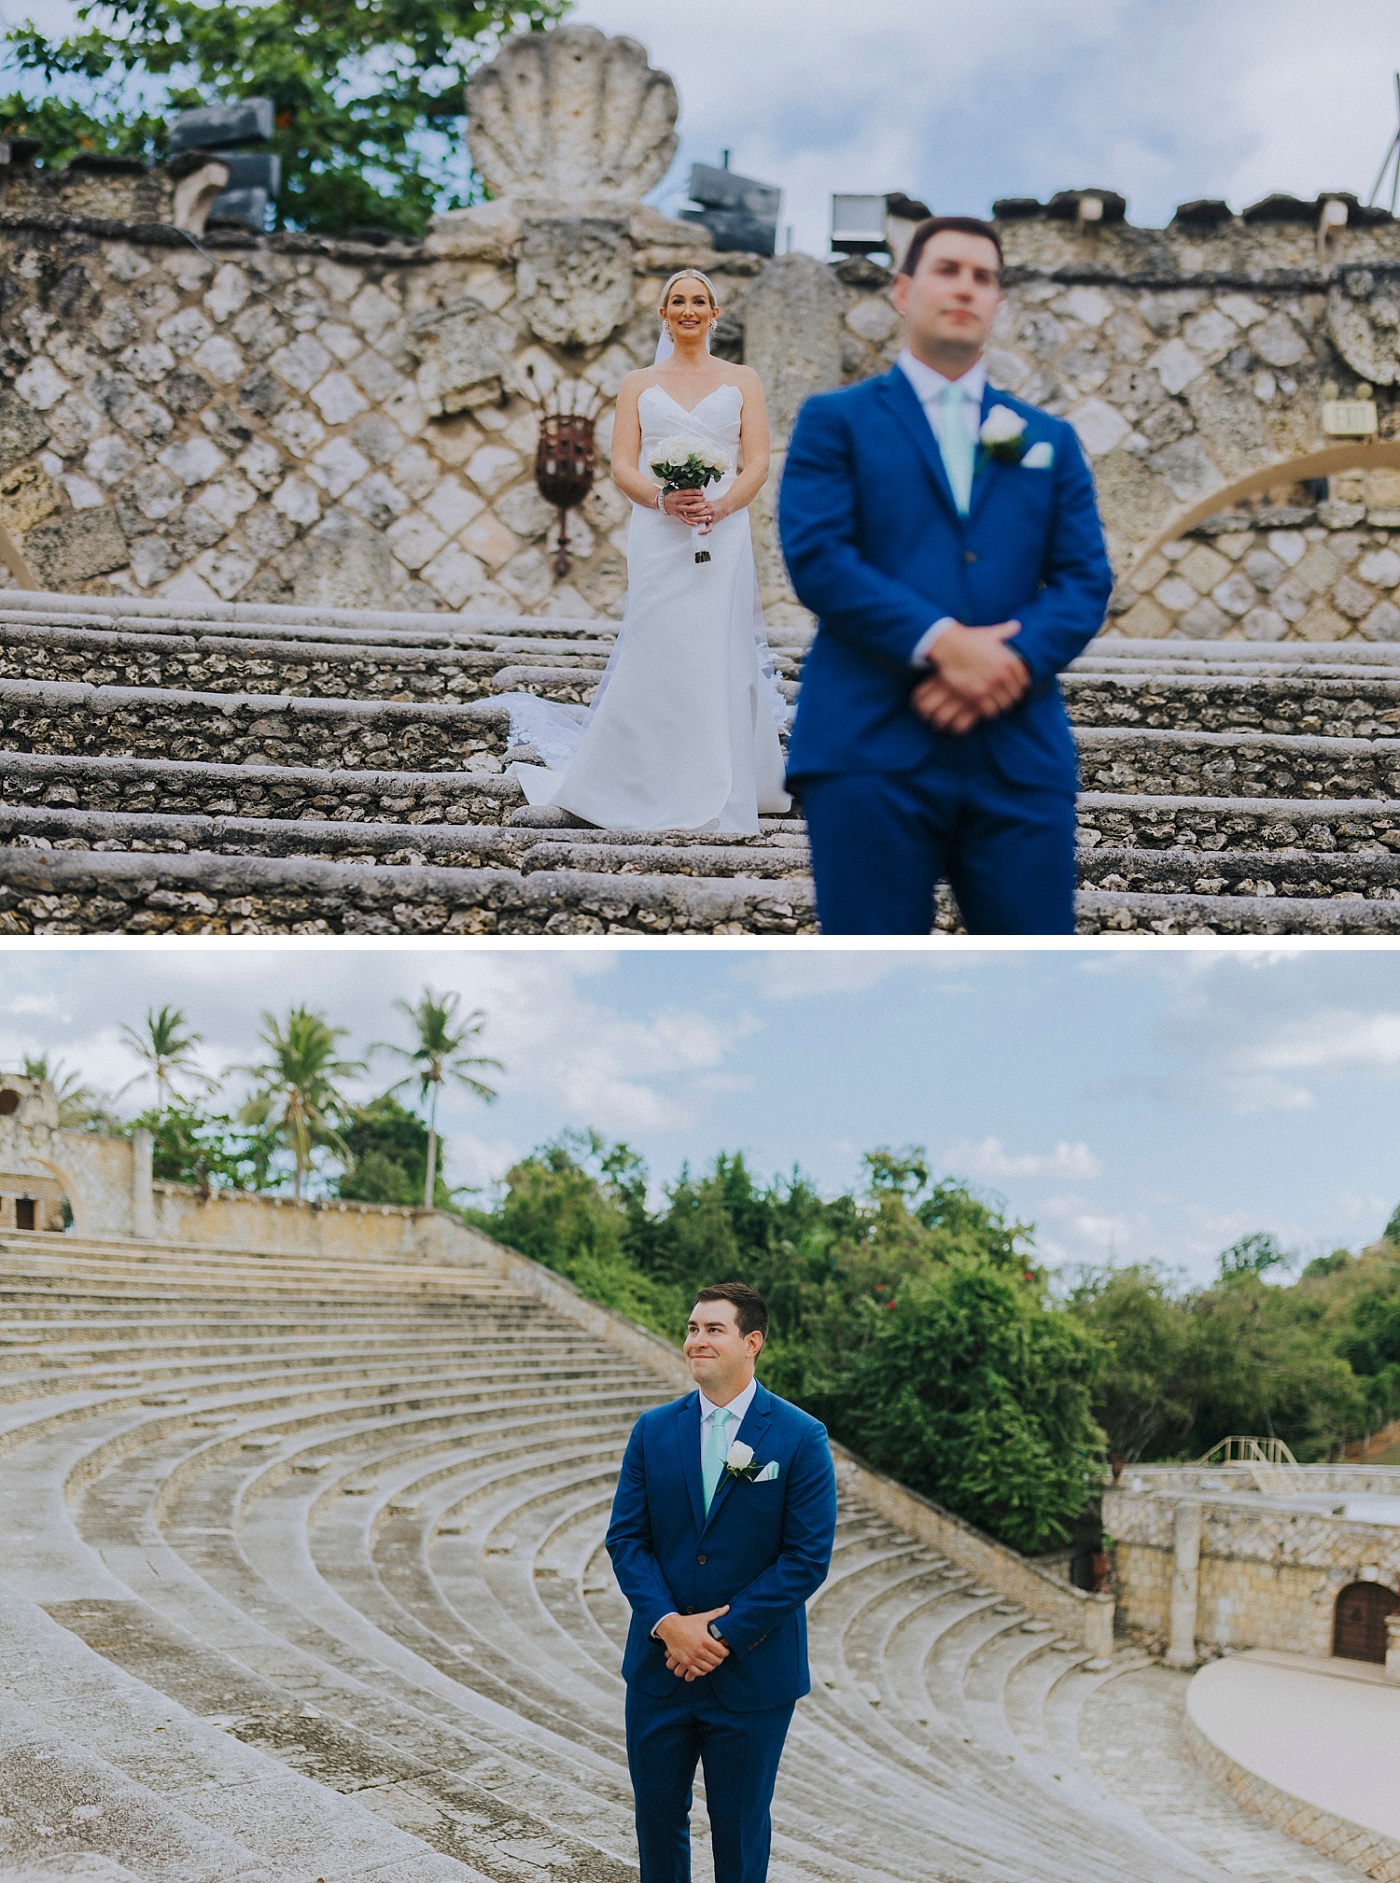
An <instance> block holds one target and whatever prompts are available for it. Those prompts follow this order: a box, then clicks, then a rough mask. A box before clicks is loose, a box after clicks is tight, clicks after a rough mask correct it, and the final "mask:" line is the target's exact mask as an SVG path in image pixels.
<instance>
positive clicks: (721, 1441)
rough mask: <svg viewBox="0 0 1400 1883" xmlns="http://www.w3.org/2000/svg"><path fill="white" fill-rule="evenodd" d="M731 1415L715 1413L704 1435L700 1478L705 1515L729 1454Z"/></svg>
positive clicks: (707, 1513)
mask: <svg viewBox="0 0 1400 1883" xmlns="http://www.w3.org/2000/svg"><path fill="white" fill-rule="evenodd" d="M732 1416H733V1415H732V1414H731V1413H728V1412H716V1413H714V1414H713V1415H712V1416H711V1419H710V1429H709V1431H708V1432H707V1433H706V1435H705V1455H704V1457H703V1458H702V1459H701V1460H700V1477H701V1481H702V1482H703V1484H704V1486H705V1515H706V1516H707V1517H708V1516H709V1514H710V1504H711V1502H712V1501H713V1498H714V1494H715V1492H716V1490H717V1489H718V1488H719V1481H720V1479H721V1478H722V1477H723V1476H724V1461H725V1458H726V1457H727V1456H728V1454H729V1440H728V1437H727V1436H726V1435H727V1433H728V1431H729V1421H730V1419H731V1418H732Z"/></svg>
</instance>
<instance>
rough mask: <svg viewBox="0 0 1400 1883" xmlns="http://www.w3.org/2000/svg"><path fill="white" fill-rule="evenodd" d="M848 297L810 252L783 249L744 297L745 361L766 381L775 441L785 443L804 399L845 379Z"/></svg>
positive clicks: (767, 399)
mask: <svg viewBox="0 0 1400 1883" xmlns="http://www.w3.org/2000/svg"><path fill="white" fill-rule="evenodd" d="M843 325H844V297H843V296H842V294H841V291H840V288H839V285H838V284H837V282H836V280H835V279H834V277H833V275H832V273H831V270H830V269H829V268H826V267H824V266H823V264H822V263H821V262H817V261H814V260H813V259H812V257H811V256H810V255H797V254H793V255H779V256H776V257H775V258H774V259H773V260H772V261H770V262H768V263H767V264H766V266H765V267H764V270H763V273H762V274H761V275H760V276H759V277H758V280H757V281H756V282H755V283H754V284H753V287H752V288H751V289H750V290H749V293H748V296H747V298H746V300H745V303H744V363H745V365H747V366H752V367H753V368H754V370H755V372H757V374H758V376H759V378H760V379H761V380H762V381H763V389H764V397H765V399H766V401H767V405H768V416H769V421H770V423H771V425H772V428H773V436H774V439H775V441H776V442H777V443H778V444H780V445H782V444H785V443H786V441H787V438H788V435H789V433H790V432H791V430H792V427H793V423H794V421H795V419H796V417H797V414H798V410H799V408H800V407H801V405H802V402H803V400H804V399H808V398H810V397H811V395H812V394H813V393H814V392H826V391H829V390H830V388H831V387H833V386H839V385H840V384H841V381H842V376H843V375H842V365H841V330H842V327H843Z"/></svg>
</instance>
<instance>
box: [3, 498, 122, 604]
mask: <svg viewBox="0 0 1400 1883" xmlns="http://www.w3.org/2000/svg"><path fill="white" fill-rule="evenodd" d="M24 554H25V557H26V559H27V560H28V562H29V564H30V567H31V568H32V569H33V570H34V573H35V574H36V575H37V576H38V578H39V580H40V581H41V582H42V583H43V584H44V586H45V587H46V588H52V589H68V588H71V587H72V585H73V584H74V583H75V582H86V581H88V580H90V579H91V578H92V577H93V576H96V575H108V574H110V573H111V571H112V570H113V569H122V568H125V567H126V564H127V562H128V561H129V559H130V558H129V552H128V550H127V545H126V538H125V537H124V536H123V535H122V533H121V530H120V528H119V527H118V524H117V518H116V512H115V511H113V510H106V509H104V510H80V511H78V512H77V513H76V514H74V515H73V516H66V517H55V518H54V520H53V521H52V522H50V523H41V524H39V526H38V528H37V529H33V530H30V532H29V533H28V535H27V536H26V537H25V539H24Z"/></svg>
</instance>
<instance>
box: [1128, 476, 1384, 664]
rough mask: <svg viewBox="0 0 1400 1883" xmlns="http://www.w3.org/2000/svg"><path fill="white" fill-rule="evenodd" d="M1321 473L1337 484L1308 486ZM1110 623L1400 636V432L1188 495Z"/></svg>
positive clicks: (1145, 554) (1219, 633) (1251, 632)
mask: <svg viewBox="0 0 1400 1883" xmlns="http://www.w3.org/2000/svg"><path fill="white" fill-rule="evenodd" d="M1317 484H1322V485H1324V486H1330V488H1327V489H1324V491H1323V493H1322V495H1321V497H1318V496H1316V495H1307V494H1303V495H1299V494H1298V493H1300V492H1301V493H1306V492H1307V490H1308V487H1309V486H1312V485H1317ZM1290 491H1291V492H1293V493H1294V494H1293V495H1292V496H1291V497H1290V496H1287V495H1283V494H1282V493H1286V492H1290ZM1108 627H1109V631H1110V632H1115V631H1116V632H1118V633H1122V634H1127V635H1129V636H1132V637H1134V638H1138V639H1159V638H1168V637H1173V638H1183V639H1188V640H1223V639H1231V640H1236V639H1245V640H1255V641H1312V642H1328V641H1341V640H1355V641H1363V640H1369V641H1376V642H1387V641H1400V439H1384V440H1373V441H1370V442H1362V441H1352V442H1350V443H1338V444H1335V445H1330V446H1327V447H1325V448H1322V449H1319V450H1315V451H1307V452H1302V453H1300V454H1298V455H1296V456H1292V457H1285V458H1279V459H1277V460H1275V461H1274V462H1272V463H1270V464H1268V465H1267V466H1264V467H1262V468H1259V469H1256V470H1253V471H1250V472H1249V473H1248V474H1247V475H1245V476H1242V477H1238V478H1236V479H1234V480H1233V481H1232V482H1230V483H1228V484H1225V485H1223V486H1221V487H1220V488H1219V489H1217V490H1214V491H1212V492H1211V494H1210V495H1209V496H1208V497H1203V498H1200V499H1198V500H1197V501H1196V502H1194V503H1192V504H1190V505H1188V506H1186V507H1185V508H1183V509H1182V510H1180V511H1179V512H1178V513H1177V514H1176V516H1175V517H1174V518H1173V520H1172V522H1171V523H1170V524H1169V525H1167V526H1166V527H1164V528H1162V529H1161V530H1159V532H1158V533H1157V535H1156V536H1155V537H1154V538H1153V539H1152V540H1151V541H1150V542H1149V543H1148V544H1147V545H1146V546H1145V547H1144V548H1143V549H1142V551H1141V552H1140V553H1139V554H1138V555H1137V556H1136V557H1135V558H1134V560H1133V563H1132V564H1131V567H1130V570H1129V572H1128V574H1127V575H1126V577H1125V579H1124V580H1123V581H1122V582H1121V583H1120V586H1119V588H1118V590H1117V592H1116V594H1115V597H1114V600H1113V603H1112V606H1111V611H1110V619H1109V624H1108Z"/></svg>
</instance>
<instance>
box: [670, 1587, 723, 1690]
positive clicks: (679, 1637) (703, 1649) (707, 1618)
mask: <svg viewBox="0 0 1400 1883" xmlns="http://www.w3.org/2000/svg"><path fill="white" fill-rule="evenodd" d="M728 1613H729V1604H728V1603H727V1602H726V1603H725V1605H724V1607H723V1608H712V1609H710V1610H709V1612H708V1613H707V1614H704V1615H668V1616H666V1618H665V1620H664V1621H659V1622H658V1623H657V1624H656V1633H657V1637H658V1639H659V1640H660V1642H661V1644H662V1646H663V1647H664V1648H665V1650H666V1665H667V1667H669V1668H670V1670H671V1672H672V1673H673V1674H674V1675H675V1676H676V1678H677V1680H680V1679H682V1678H684V1679H685V1680H699V1679H701V1678H702V1677H703V1676H704V1675H705V1674H712V1673H713V1672H714V1670H715V1669H716V1668H717V1667H718V1666H719V1664H720V1662H721V1661H722V1660H724V1659H726V1658H727V1656H728V1654H729V1649H728V1648H727V1647H726V1646H725V1645H724V1643H723V1642H722V1641H716V1640H715V1638H714V1636H713V1635H712V1634H711V1633H710V1632H709V1628H710V1623H711V1622H712V1621H718V1620H719V1618H720V1616H721V1615H727V1614H728Z"/></svg>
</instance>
